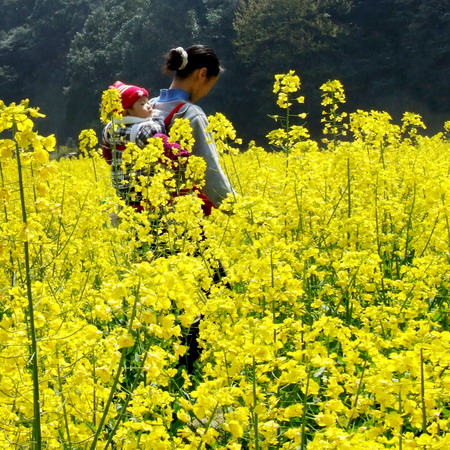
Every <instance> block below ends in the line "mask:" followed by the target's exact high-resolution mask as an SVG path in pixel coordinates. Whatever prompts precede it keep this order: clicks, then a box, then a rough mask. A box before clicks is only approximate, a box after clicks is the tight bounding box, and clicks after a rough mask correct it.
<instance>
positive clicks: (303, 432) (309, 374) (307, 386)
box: [300, 369, 311, 450]
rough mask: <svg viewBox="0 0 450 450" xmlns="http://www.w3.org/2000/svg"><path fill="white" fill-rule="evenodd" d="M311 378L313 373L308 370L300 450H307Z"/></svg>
mask: <svg viewBox="0 0 450 450" xmlns="http://www.w3.org/2000/svg"><path fill="white" fill-rule="evenodd" d="M310 378H311V371H310V370H309V369H308V375H307V378H306V387H305V397H304V399H303V414H302V432H301V434H302V442H301V444H300V450H304V449H306V436H305V430H306V409H307V406H308V390H309V379H310Z"/></svg>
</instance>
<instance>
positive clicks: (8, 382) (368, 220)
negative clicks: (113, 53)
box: [0, 72, 450, 450]
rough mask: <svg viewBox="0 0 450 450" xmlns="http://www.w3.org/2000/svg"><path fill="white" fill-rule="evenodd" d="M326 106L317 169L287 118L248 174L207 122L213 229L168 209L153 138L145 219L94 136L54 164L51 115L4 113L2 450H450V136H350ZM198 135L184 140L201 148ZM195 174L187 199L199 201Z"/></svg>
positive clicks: (192, 205)
mask: <svg viewBox="0 0 450 450" xmlns="http://www.w3.org/2000/svg"><path fill="white" fill-rule="evenodd" d="M299 87H300V83H299V79H297V78H296V76H295V74H294V73H293V72H290V73H289V74H287V75H279V76H277V78H276V82H275V90H276V92H275V93H276V94H277V95H278V93H279V92H283V93H285V94H286V95H287V94H289V96H294V95H298V93H297V91H298V89H299ZM322 92H323V102H324V108H325V111H328V112H326V113H325V116H324V118H325V121H324V126H325V130H327V131H328V132H327V134H328V136H327V138H329V137H330V135H331V136H332V141H331V143H332V145H331V144H330V142H328V143H326V145H325V148H322V147H321V145H322V144H319V143H317V142H315V141H313V140H311V139H310V137H309V134H308V133H307V129H306V127H305V126H304V125H301V127H303V128H302V129H297V128H295V126H294V124H292V123H288V122H289V116H287V120H286V121H284V122H283V124H284V127H283V128H281V130H283V132H284V133H285V134H284V135H283V136H281V132H280V131H277V132H276V133H278V134H279V136H278V137H277V136H276V133H275V134H274V135H272V136H271V137H270V139H272V140H273V145H278V144H279V146H280V147H281V148H282V150H283V151H281V152H276V151H271V152H267V151H266V150H265V149H263V148H261V147H257V146H256V145H255V144H254V143H251V144H250V145H249V148H248V149H247V150H246V151H245V152H238V151H236V149H235V147H236V145H240V141H239V139H238V138H237V137H236V132H235V130H234V128H233V127H232V125H231V123H230V122H229V121H228V120H227V119H226V118H225V117H223V116H222V115H216V116H213V117H211V118H210V119H211V120H210V124H211V125H210V128H209V130H208V131H209V132H210V133H211V136H212V138H213V139H214V140H215V142H216V143H217V145H218V148H219V149H221V155H220V157H221V158H222V163H223V165H224V167H225V168H226V169H227V173H228V176H229V177H230V178H231V179H232V182H233V184H234V185H235V186H237V187H238V189H237V190H238V195H237V196H236V197H235V198H231V199H230V200H229V201H226V202H224V204H223V206H222V207H221V209H220V210H213V212H212V215H211V216H209V217H207V218H205V217H203V216H202V215H201V214H199V211H200V200H199V199H198V198H197V196H196V195H194V194H193V193H188V194H187V195H181V196H177V197H173V198H169V197H170V196H169V197H168V194H167V192H169V190H170V189H173V188H174V185H173V183H175V184H176V183H177V181H173V180H174V178H175V180H176V179H177V177H176V173H177V171H176V170H174V168H173V166H171V162H169V160H165V159H164V157H163V156H164V152H163V142H162V140H161V139H160V138H155V139H152V140H151V141H150V142H149V145H148V148H146V149H143V150H141V149H137V148H135V147H133V146H129V147H128V148H127V149H126V150H125V151H124V160H125V163H126V164H128V165H131V166H132V167H133V170H135V172H136V173H141V171H142V169H145V170H147V169H148V168H149V167H151V168H152V170H153V172H152V173H153V175H154V178H155V179H153V178H152V177H151V176H145V175H142V176H139V177H137V178H138V179H137V180H136V184H135V185H133V188H134V190H135V191H137V192H139V193H141V195H142V198H143V204H144V205H146V206H145V208H144V211H141V212H137V211H136V210H135V209H134V208H132V207H130V206H127V205H126V204H125V203H124V202H123V200H122V199H120V198H118V196H117V194H116V192H115V190H114V189H113V187H112V186H111V177H110V168H109V167H108V166H107V164H106V163H105V162H104V161H103V160H102V159H101V158H100V157H99V155H98V152H97V150H96V146H97V142H96V139H95V135H94V134H93V132H92V131H89V130H86V131H83V132H82V133H81V134H80V149H82V150H83V154H82V155H80V156H79V157H77V158H72V159H61V160H60V161H51V160H50V158H49V156H48V155H49V151H51V150H52V149H53V148H54V146H55V140H54V137H53V136H50V137H43V136H40V135H39V134H38V133H37V132H36V131H35V129H34V121H35V120H36V119H38V118H39V117H40V116H41V114H40V113H39V111H38V110H36V109H34V108H30V107H29V105H28V102H22V103H20V104H19V105H16V104H11V105H5V104H4V103H1V102H0V130H1V131H0V133H1V135H0V137H1V140H0V183H1V184H0V263H1V264H0V267H1V269H0V336H1V339H0V399H1V401H0V448H14V447H23V448H42V447H47V448H51V447H54V448H61V447H62V448H80V449H81V448H92V449H94V448H109V447H111V448H113V447H115V448H123V449H136V448H147V449H173V448H177V449H200V448H223V449H241V448H242V449H243V448H254V449H269V448H282V449H299V448H300V449H313V450H314V449H346V448H358V449H378V448H379V449H382V448H399V449H400V448H402V449H407V448H447V447H449V446H450V440H449V437H448V436H449V433H448V430H449V420H450V415H449V410H448V402H449V400H450V374H449V367H450V356H449V355H450V330H449V327H450V325H449V319H448V318H449V312H450V311H449V298H450V297H449V288H450V256H449V255H450V220H449V214H450V212H449V211H450V205H449V199H450V179H449V173H450V144H449V141H448V138H447V134H446V132H447V133H448V125H446V127H447V128H444V131H443V132H442V133H439V134H437V135H436V136H433V137H424V136H422V135H421V134H420V131H421V129H423V127H424V124H423V122H422V119H421V118H420V117H418V116H417V115H415V114H411V113H406V114H405V116H404V118H403V120H402V123H401V124H400V125H397V124H394V123H393V121H392V119H391V118H390V116H389V115H388V114H387V113H383V112H378V111H356V112H354V113H351V114H349V115H348V116H346V115H345V114H342V113H340V112H339V110H338V109H337V107H336V105H338V104H339V106H341V105H342V104H343V101H344V100H345V97H344V93H343V88H342V86H341V85H340V83H338V82H330V83H328V84H326V85H324V89H323V90H322ZM105 95H106V94H105ZM283 101H284V100H283ZM286 101H289V100H286ZM105 102H106V100H105ZM108 102H110V103H111V105H110V108H109V112H108V113H105V114H106V115H108V114H109V115H110V114H111V113H112V112H114V111H115V110H117V108H118V105H117V104H116V103H114V102H113V101H112V99H109V97H108ZM282 104H283V105H285V103H282ZM291 106H292V105H291ZM105 110H106V109H105ZM288 114H290V112H289V111H288ZM105 117H106V116H105ZM292 117H294V116H293V115H292V116H291V118H292ZM338 119H339V120H338ZM187 125H188V124H186V123H183V122H181V123H180V124H179V127H180V128H179V129H178V131H176V129H175V131H174V133H175V134H174V135H173V136H171V137H170V138H171V139H172V140H173V141H178V142H179V141H180V140H181V139H185V142H184V144H183V145H184V146H185V147H186V148H190V147H189V146H190V145H192V140H191V137H190V136H191V135H190V134H189V129H188V127H187ZM344 125H345V127H344ZM335 126H336V127H337V129H334V128H333V127H335ZM330 127H331V128H330ZM343 130H345V131H346V132H347V136H346V139H345V140H341V138H340V137H341V135H342V131H343ZM276 139H279V140H280V141H279V142H277V141H276ZM286 149H288V151H286ZM191 158H193V157H192V156H190V157H189V162H188V164H187V165H185V166H184V168H183V172H182V173H183V176H182V178H181V179H179V180H181V181H180V183H188V182H189V183H192V185H193V184H196V185H197V184H198V183H199V184H200V185H201V180H199V178H201V176H202V171H203V170H204V166H203V165H202V161H201V160H196V159H195V158H194V159H192V160H191ZM169 159H170V158H169ZM188 180H190V181H188ZM133 182H134V181H133ZM157 186H158V188H157ZM175 187H176V186H175ZM192 187H193V186H191V185H189V184H187V185H186V184H183V188H187V189H189V188H192ZM139 189H140V190H139ZM219 273H220V276H217V275H218V274H219ZM199 317H201V322H200V334H199V342H200V344H201V346H202V348H203V352H202V354H201V357H200V359H199V360H198V361H197V362H196V363H195V366H194V372H193V373H192V374H188V373H187V372H186V371H185V370H184V367H183V365H182V364H180V361H181V360H182V358H183V356H184V355H185V354H186V352H187V351H188V343H187V342H186V339H185V338H186V335H187V334H188V329H189V327H190V326H191V324H192V323H193V322H194V321H195V320H196V319H197V318H199Z"/></svg>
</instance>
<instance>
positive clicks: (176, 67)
mask: <svg viewBox="0 0 450 450" xmlns="http://www.w3.org/2000/svg"><path fill="white" fill-rule="evenodd" d="M184 52H186V54H187V64H186V65H185V66H184V67H183V65H184V64H183V63H184V62H185V57H186V54H184V55H183V53H184ZM203 67H206V69H207V75H208V78H210V77H217V76H218V75H219V74H220V72H222V68H221V67H220V62H219V58H218V57H217V55H216V54H215V53H214V51H213V50H212V49H210V48H209V47H206V46H205V45H192V46H191V47H188V48H186V49H183V48H182V47H178V48H173V49H172V50H170V52H169V53H168V54H167V56H166V64H165V66H164V71H165V72H166V73H172V72H175V76H176V77H180V78H186V77H188V76H189V75H190V74H191V73H192V72H193V71H194V70H197V69H201V68H203ZM180 68H181V69H180Z"/></svg>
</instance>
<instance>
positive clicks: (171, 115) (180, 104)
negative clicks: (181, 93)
mask: <svg viewBox="0 0 450 450" xmlns="http://www.w3.org/2000/svg"><path fill="white" fill-rule="evenodd" d="M185 104H186V102H181V103H178V105H177V106H175V108H173V109H172V111H171V112H170V113H169V115H168V116H167V117H166V118H165V119H164V125H165V126H166V128H168V127H169V125H170V122H171V121H172V118H173V116H174V115H175V114H176V113H177V112H178V111H179V110H180V109H181V108H182V107H183V106H184V105H185Z"/></svg>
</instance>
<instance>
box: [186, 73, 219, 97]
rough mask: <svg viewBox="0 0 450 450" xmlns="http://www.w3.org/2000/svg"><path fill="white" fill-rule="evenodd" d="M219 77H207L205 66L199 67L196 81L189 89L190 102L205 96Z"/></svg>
mask: <svg viewBox="0 0 450 450" xmlns="http://www.w3.org/2000/svg"><path fill="white" fill-rule="evenodd" d="M218 79H219V77H218V76H215V77H208V72H207V69H206V68H203V69H199V73H198V76H197V78H196V83H195V84H194V86H193V89H192V91H191V102H192V103H195V102H196V101H197V100H200V99H201V98H203V97H206V96H207V95H208V94H209V92H210V91H211V89H212V88H213V87H214V85H215V84H216V83H217V80H218Z"/></svg>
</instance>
